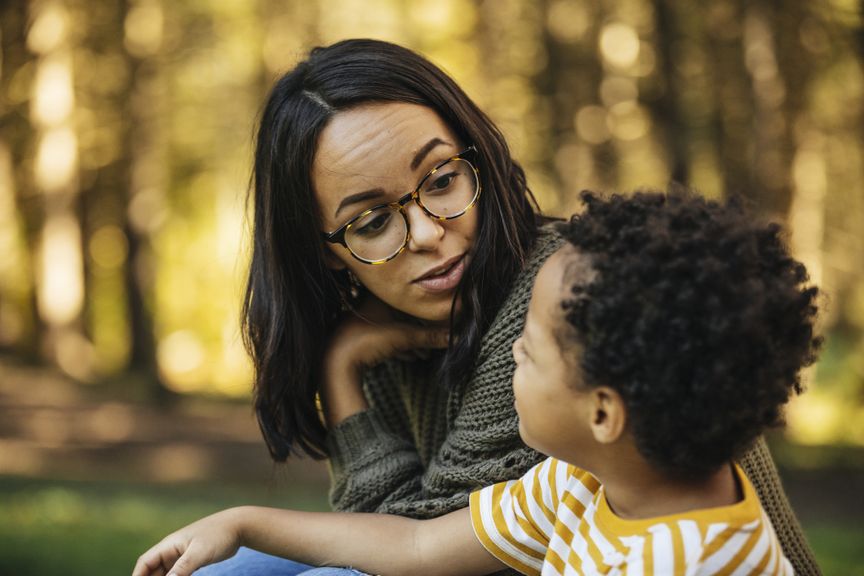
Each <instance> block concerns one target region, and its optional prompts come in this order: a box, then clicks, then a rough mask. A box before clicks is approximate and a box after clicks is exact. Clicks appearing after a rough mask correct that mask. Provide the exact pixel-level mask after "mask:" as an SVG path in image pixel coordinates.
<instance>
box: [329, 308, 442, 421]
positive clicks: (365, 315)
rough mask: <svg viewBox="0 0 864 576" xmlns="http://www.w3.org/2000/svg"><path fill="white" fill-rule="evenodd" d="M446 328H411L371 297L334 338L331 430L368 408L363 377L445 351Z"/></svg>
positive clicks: (330, 362)
mask: <svg viewBox="0 0 864 576" xmlns="http://www.w3.org/2000/svg"><path fill="white" fill-rule="evenodd" d="M448 336H449V332H448V329H447V328H441V327H429V326H422V325H418V324H411V323H408V322H406V321H404V320H401V319H399V318H397V316H396V313H395V312H394V311H393V309H392V308H390V307H389V306H387V305H386V304H385V303H384V302H382V301H381V300H379V299H378V298H376V297H375V296H373V295H372V294H366V297H365V298H364V300H363V302H362V304H361V305H360V306H359V307H358V308H357V310H356V311H355V312H354V313H349V314H348V315H346V318H345V320H343V322H342V323H341V324H340V325H339V327H338V328H337V330H336V332H335V333H334V334H333V337H332V339H331V340H330V344H329V346H328V349H327V353H326V354H325V356H324V370H323V374H324V382H323V383H322V386H321V400H322V403H323V405H324V416H325V419H326V421H327V425H328V427H333V426H336V425H337V424H339V423H340V422H342V421H343V420H344V419H345V418H347V417H349V416H351V415H352V414H356V413H357V412H361V411H363V410H365V409H366V408H368V405H367V403H366V398H365V397H364V395H363V390H362V386H361V382H362V377H363V371H364V370H365V369H366V368H369V367H372V366H375V365H377V364H380V363H381V362H383V361H384V360H387V359H388V358H394V357H400V358H411V357H423V355H424V354H425V352H426V351H428V350H430V349H434V348H446V347H447V339H448Z"/></svg>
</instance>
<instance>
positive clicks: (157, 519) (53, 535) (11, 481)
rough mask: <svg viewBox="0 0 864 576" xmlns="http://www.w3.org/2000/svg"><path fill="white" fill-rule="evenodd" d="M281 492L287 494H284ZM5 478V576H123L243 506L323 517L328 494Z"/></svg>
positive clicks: (1, 494) (0, 540) (0, 482)
mask: <svg viewBox="0 0 864 576" xmlns="http://www.w3.org/2000/svg"><path fill="white" fill-rule="evenodd" d="M280 492H281V491H280ZM284 492H285V493H284V494H282V493H278V494H277V493H276V491H275V490H274V491H271V492H270V493H267V492H264V493H262V491H261V490H260V489H256V488H253V487H242V486H234V487H230V486H214V485H209V484H208V485H206V486H195V485H186V486H158V487H154V486H146V485H130V484H115V483H100V482H57V481H25V480H22V479H16V478H0V574H9V575H10V576H11V575H12V574H14V575H16V576H55V575H56V576H60V575H64V576H84V575H87V576H103V575H104V576H117V575H123V574H130V573H131V572H132V567H133V565H134V563H135V559H136V558H137V557H138V556H139V555H140V554H141V553H142V552H144V551H145V550H146V549H147V548H149V547H150V546H152V545H153V544H155V543H156V542H158V541H159V540H160V539H161V538H162V537H163V536H165V535H166V534H168V533H169V532H171V531H172V530H174V529H176V528H179V527H181V526H183V525H185V524H187V523H189V522H191V521H193V520H196V519H198V518H200V517H202V516H205V515H207V514H210V513H212V512H215V511H216V510H220V509H222V508H227V507H230V506H232V505H237V504H259V505H270V506H282V507H288V508H298V509H304V510H323V509H326V507H327V503H326V499H325V498H324V495H323V493H322V491H321V490H320V489H315V488H314V487H308V486H306V487H299V488H297V489H292V490H290V491H289V490H288V489H285V490H284Z"/></svg>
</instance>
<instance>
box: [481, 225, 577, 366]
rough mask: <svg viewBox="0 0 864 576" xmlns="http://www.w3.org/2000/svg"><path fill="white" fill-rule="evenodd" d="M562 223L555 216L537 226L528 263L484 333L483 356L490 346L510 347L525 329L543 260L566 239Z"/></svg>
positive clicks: (514, 281) (496, 347)
mask: <svg viewBox="0 0 864 576" xmlns="http://www.w3.org/2000/svg"><path fill="white" fill-rule="evenodd" d="M561 224H562V221H560V220H555V221H551V222H546V223H544V224H542V225H541V226H540V227H539V228H538V231H537V237H536V238H535V240H534V245H533V246H532V248H531V251H530V253H529V256H528V258H527V260H526V261H525V265H524V266H523V267H522V270H521V272H519V274H518V275H517V276H516V278H515V279H514V280H513V283H512V284H511V285H510V289H509V292H508V294H507V297H506V299H505V300H504V303H503V304H502V306H501V308H500V309H499V310H498V313H497V314H496V316H495V319H494V320H493V321H492V323H491V325H490V326H489V328H488V330H487V331H486V334H485V335H484V338H483V344H482V345H481V357H484V356H485V354H484V352H489V351H490V350H494V349H498V348H503V349H505V350H509V346H510V344H511V343H512V342H511V341H512V340H513V339H515V338H516V337H518V335H519V334H520V333H521V332H522V326H523V323H524V318H525V312H526V311H527V310H528V301H529V300H530V299H531V289H532V287H533V285H534V278H536V276H537V272H538V271H539V270H540V267H541V266H542V265H543V263H544V262H545V261H546V260H547V259H548V258H549V257H550V256H551V255H552V254H554V253H555V252H556V251H557V250H558V249H559V248H561V246H563V245H564V242H565V241H566V240H565V239H564V236H563V235H562V233H561V230H560V226H561ZM502 343H503V347H502V346H500V344H502ZM508 354H509V352H508Z"/></svg>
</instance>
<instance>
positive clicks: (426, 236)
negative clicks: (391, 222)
mask: <svg viewBox="0 0 864 576" xmlns="http://www.w3.org/2000/svg"><path fill="white" fill-rule="evenodd" d="M405 217H406V218H407V219H408V225H409V226H410V227H411V238H410V240H409V241H408V249H409V250H412V251H415V252H419V251H423V250H433V249H435V248H436V247H437V246H438V242H440V241H441V237H442V236H444V226H443V225H442V222H441V221H439V220H436V219H435V218H432V217H431V216H429V215H428V214H426V212H424V211H423V209H422V208H420V206H418V205H417V203H416V202H411V203H410V204H408V205H407V206H405Z"/></svg>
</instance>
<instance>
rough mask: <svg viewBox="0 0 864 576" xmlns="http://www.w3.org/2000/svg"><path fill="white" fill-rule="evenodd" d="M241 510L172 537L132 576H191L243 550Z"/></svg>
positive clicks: (147, 556) (143, 560)
mask: <svg viewBox="0 0 864 576" xmlns="http://www.w3.org/2000/svg"><path fill="white" fill-rule="evenodd" d="M241 515H242V511H241V509H228V510H223V511H222V512H217V513H216V514H213V515H211V516H207V517H206V518H202V519H201V520H198V521H197V522H195V523H193V524H190V525H189V526H186V527H185V528H181V529H180V530H178V531H176V532H174V533H173V534H169V535H168V536H166V537H165V538H163V539H162V541H161V542H159V543H158V544H156V545H155V546H153V547H152V548H150V550H148V551H147V552H145V553H144V554H142V555H141V557H140V558H138V562H136V563H135V569H134V570H133V571H132V576H166V575H167V576H189V575H190V574H192V573H193V572H194V571H195V570H197V569H198V568H200V567H202V566H206V565H207V564H212V563H214V562H219V561H221V560H226V559H228V558H230V557H231V556H233V555H234V554H235V553H236V552H237V549H238V548H239V547H240V540H241V536H240V525H241V523H240V517H241Z"/></svg>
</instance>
